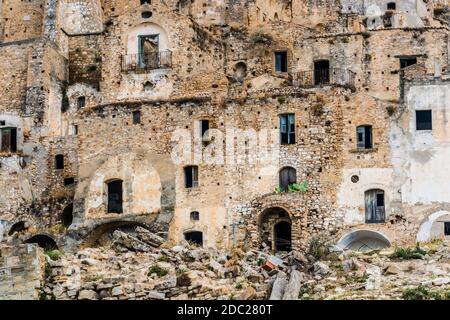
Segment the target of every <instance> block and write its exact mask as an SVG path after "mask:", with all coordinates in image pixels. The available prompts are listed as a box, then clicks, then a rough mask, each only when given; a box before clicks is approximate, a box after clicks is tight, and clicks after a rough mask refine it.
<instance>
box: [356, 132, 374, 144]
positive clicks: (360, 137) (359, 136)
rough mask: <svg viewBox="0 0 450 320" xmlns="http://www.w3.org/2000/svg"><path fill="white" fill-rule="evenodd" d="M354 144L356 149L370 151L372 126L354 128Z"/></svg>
mask: <svg viewBox="0 0 450 320" xmlns="http://www.w3.org/2000/svg"><path fill="white" fill-rule="evenodd" d="M356 143H357V148H358V149H372V147H373V142H372V126H359V127H357V128H356Z"/></svg>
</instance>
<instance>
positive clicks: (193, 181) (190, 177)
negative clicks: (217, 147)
mask: <svg viewBox="0 0 450 320" xmlns="http://www.w3.org/2000/svg"><path fill="white" fill-rule="evenodd" d="M184 186H185V187H186V188H196V187H198V167H197V166H188V167H185V168H184Z"/></svg>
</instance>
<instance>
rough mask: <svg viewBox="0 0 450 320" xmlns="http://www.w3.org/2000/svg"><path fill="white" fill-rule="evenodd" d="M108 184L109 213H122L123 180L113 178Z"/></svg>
mask: <svg viewBox="0 0 450 320" xmlns="http://www.w3.org/2000/svg"><path fill="white" fill-rule="evenodd" d="M107 185H108V213H122V212H123V207H122V202H123V200H122V199H123V198H122V197H123V196H122V194H123V181H122V180H112V181H110V182H108V183H107Z"/></svg>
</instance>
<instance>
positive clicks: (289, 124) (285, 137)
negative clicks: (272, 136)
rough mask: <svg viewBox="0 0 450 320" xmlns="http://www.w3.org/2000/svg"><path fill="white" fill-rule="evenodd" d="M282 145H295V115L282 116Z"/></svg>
mask: <svg viewBox="0 0 450 320" xmlns="http://www.w3.org/2000/svg"><path fill="white" fill-rule="evenodd" d="M280 136H281V144H294V143H295V115H294V114H283V115H281V116H280Z"/></svg>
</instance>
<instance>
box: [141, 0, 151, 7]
mask: <svg viewBox="0 0 450 320" xmlns="http://www.w3.org/2000/svg"><path fill="white" fill-rule="evenodd" d="M144 4H152V0H141V6H142V5H144Z"/></svg>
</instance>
